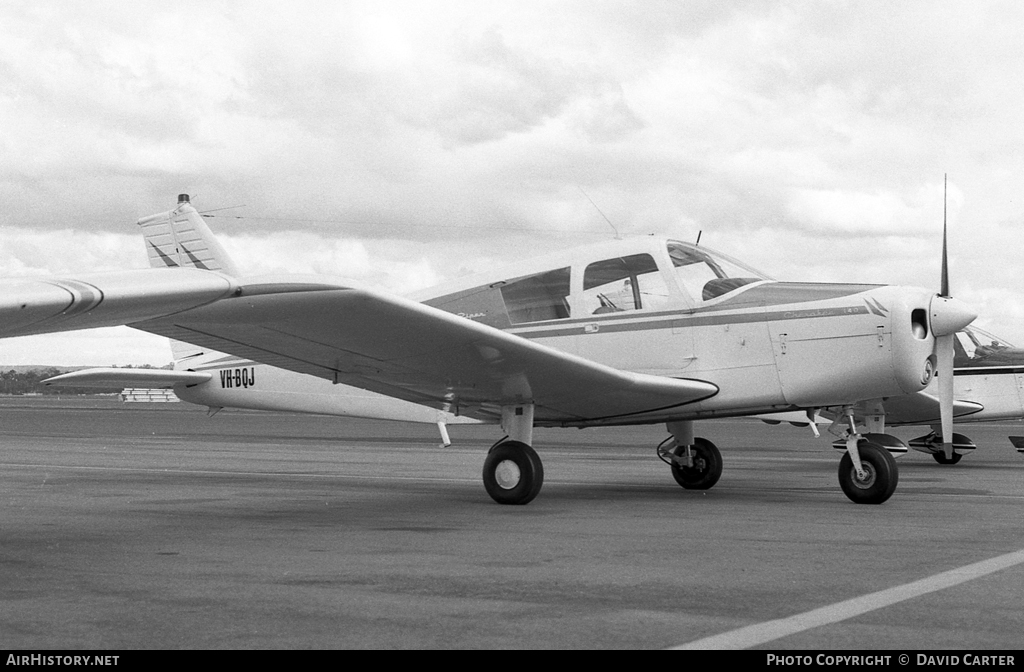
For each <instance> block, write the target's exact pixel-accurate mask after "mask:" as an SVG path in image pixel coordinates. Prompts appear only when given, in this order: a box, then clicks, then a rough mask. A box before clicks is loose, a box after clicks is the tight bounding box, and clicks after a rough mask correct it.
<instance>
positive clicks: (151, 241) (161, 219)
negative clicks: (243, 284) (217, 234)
mask: <svg viewBox="0 0 1024 672" xmlns="http://www.w3.org/2000/svg"><path fill="white" fill-rule="evenodd" d="M139 226H141V227H142V235H143V237H144V238H145V240H146V254H147V255H148V256H149V265H150V266H152V267H154V268H166V267H175V266H180V267H183V268H199V269H202V270H204V271H220V272H221V273H226V274H227V275H231V276H234V277H237V276H238V269H237V268H236V267H235V264H234V262H233V261H231V258H230V257H229V256H228V254H227V252H225V251H224V248H223V247H221V245H220V243H219V242H217V239H216V238H214V237H213V232H211V231H210V227H208V226H207V225H206V222H205V221H203V217H202V215H200V214H199V213H198V212H196V209H195V208H193V207H192V205H191V203H189V198H188V194H181V195H180V196H178V207H176V208H175V209H174V210H171V211H170V212H164V213H161V214H159V215H151V216H149V217H143V218H142V219H140V220H139Z"/></svg>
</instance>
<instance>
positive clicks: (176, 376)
mask: <svg viewBox="0 0 1024 672" xmlns="http://www.w3.org/2000/svg"><path fill="white" fill-rule="evenodd" d="M211 378H213V374H212V373H204V372H200V371H168V370H166V369H82V370H81V371H72V372H71V373H63V374H61V375H59V376H54V377H52V378H47V379H46V380H44V381H43V384H44V385H58V386H60V385H75V386H79V387H114V386H118V385H122V386H124V387H147V388H151V389H160V388H165V387H174V386H175V385H177V384H178V383H184V384H186V385H198V384H199V383H205V382H206V381H208V380H210V379H211Z"/></svg>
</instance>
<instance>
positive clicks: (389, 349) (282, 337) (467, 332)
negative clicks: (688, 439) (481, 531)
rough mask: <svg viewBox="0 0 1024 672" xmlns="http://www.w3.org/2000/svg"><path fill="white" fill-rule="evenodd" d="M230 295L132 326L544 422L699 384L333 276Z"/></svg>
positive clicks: (684, 395) (339, 379) (675, 403)
mask: <svg viewBox="0 0 1024 672" xmlns="http://www.w3.org/2000/svg"><path fill="white" fill-rule="evenodd" d="M239 283H240V284H239V288H238V289H237V290H236V292H235V293H234V294H233V295H232V296H231V297H230V298H225V299H221V300H218V301H216V302H213V303H210V304H208V305H205V306H201V307H198V308H194V309H190V310H185V311H182V312H178V313H176V314H174V315H171V316H167V317H160V318H157V319H151V320H145V321H140V322H135V323H132V324H131V326H133V327H136V328H138V329H142V330H144V331H149V332H152V333H155V334H160V335H163V336H167V337H169V338H173V339H177V340H181V341H186V342H189V343H194V344H197V345H200V346H203V347H208V348H211V349H213V350H217V351H221V352H227V353H231V354H234V355H238V356H241V357H246V358H249V359H252V360H254V361H258V362H262V363H265V364H270V365H272V366H277V367H280V368H284V369H289V370H292V371H298V372H301V373H306V374H309V375H313V376H318V377H321V378H326V379H329V380H332V381H334V382H336V383H343V384H346V385H352V386H355V387H360V388H363V389H368V390H372V391H374V392H379V393H382V394H386V395H389V396H392V397H397V398H399V399H405V400H407V401H412V402H416V403H420V404H425V405H427V406H432V407H434V408H438V409H441V410H445V411H449V412H452V413H455V414H457V415H463V416H469V417H474V418H478V419H482V420H494V419H495V418H497V417H500V413H501V410H500V409H501V406H502V405H506V404H516V403H528V402H532V403H533V404H534V406H535V421H536V422H537V423H538V424H561V423H565V424H577V423H580V424H583V423H586V422H588V421H600V420H609V419H611V418H617V419H620V420H621V419H623V418H628V417H630V416H635V415H639V414H644V413H649V412H652V411H660V410H666V411H667V409H672V408H676V407H680V406H682V405H684V404H688V403H692V402H694V401H698V400H701V399H706V398H708V397H711V396H713V395H715V394H716V393H717V392H718V387H717V386H715V385H713V384H711V383H709V382H706V381H700V380H690V379H676V378H667V377H661V376H651V375H647V374H640V373H632V372H627V371H621V370H617V369H613V368H611V367H608V366H605V365H602V364H598V363H596V362H593V361H591V360H587V359H584V358H581V357H578V356H575V355H572V354H568V353H565V352H562V351H559V350H555V349H553V348H550V347H547V346H544V345H541V344H538V343H535V342H533V341H531V340H529V339H527V338H523V337H521V336H517V335H514V334H509V333H506V332H504V331H501V330H500V329H496V328H493V327H490V326H487V325H484V324H480V323H477V322H474V321H472V320H469V319H466V318H463V317H459V316H457V315H453V314H451V313H447V312H444V311H442V310H439V309H436V308H433V307H430V306H427V305H424V304H420V303H416V302H414V301H410V300H406V299H402V298H400V297H396V296H392V295H389V294H385V293H381V292H376V291H374V290H371V289H367V288H361V287H356V286H349V285H346V284H334V283H332V282H312V281H309V282H298V281H294V280H293V281H289V282H256V281H253V282H248V283H247V282H245V281H239Z"/></svg>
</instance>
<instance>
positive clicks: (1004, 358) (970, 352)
mask: <svg viewBox="0 0 1024 672" xmlns="http://www.w3.org/2000/svg"><path fill="white" fill-rule="evenodd" d="M953 346H954V348H953V350H954V360H953V362H954V363H953V365H954V366H955V367H978V366H999V365H1004V364H1014V365H1020V364H1021V363H1024V351H1022V350H1020V349H1019V348H1017V347H1015V346H1013V345H1011V344H1010V343H1007V342H1006V341H1005V340H1004V339H1002V338H999V337H998V336H995V335H993V334H991V333H989V332H987V331H985V330H984V329H979V328H978V327H975V326H974V325H971V326H968V327H965V328H963V329H961V330H960V331H958V332H957V333H956V340H955V341H953Z"/></svg>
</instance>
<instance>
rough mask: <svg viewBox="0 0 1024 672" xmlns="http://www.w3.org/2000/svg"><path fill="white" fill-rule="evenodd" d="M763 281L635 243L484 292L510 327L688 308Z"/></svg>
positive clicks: (723, 264) (653, 244)
mask: <svg viewBox="0 0 1024 672" xmlns="http://www.w3.org/2000/svg"><path fill="white" fill-rule="evenodd" d="M768 279H769V278H768V276H766V275H765V274H763V273H761V272H759V271H756V270H754V269H752V268H750V267H749V266H746V265H745V264H742V263H740V262H738V261H736V260H735V259H733V258H731V257H729V256H727V255H724V254H721V253H719V252H715V251H714V250H709V249H707V248H703V247H698V246H696V245H691V244H689V243H683V242H680V241H674V240H669V241H665V240H664V239H662V240H661V241H660V242H659V241H658V240H657V239H637V240H635V241H631V242H628V241H616V242H615V243H609V244H602V245H598V246H594V247H592V248H587V250H585V251H583V252H578V253H576V254H574V257H573V263H572V264H571V265H568V266H565V267H562V268H554V269H550V270H545V271H542V272H538V273H533V274H530V275H525V276H521V277H518V278H514V279H511V280H504V281H500V282H497V283H491V284H490V285H489V287H490V288H492V289H497V290H498V293H499V294H500V297H501V302H502V304H503V306H504V309H505V310H504V312H505V314H506V315H507V317H508V320H509V323H510V324H512V325H517V324H530V323H535V322H546V321H549V320H560V319H567V318H571V317H586V316H591V315H606V314H611V313H620V312H629V311H652V310H665V309H670V308H682V309H685V308H693V307H697V306H699V305H701V304H703V303H705V302H709V301H714V300H716V299H718V298H720V297H723V296H725V295H727V294H729V293H731V292H734V291H736V290H738V289H740V288H741V287H744V286H746V285H749V284H751V283H754V282H759V281H762V280H768ZM466 312H469V311H466ZM473 312H480V311H479V310H474V311H473ZM485 321H487V320H485ZM496 326H497V325H496Z"/></svg>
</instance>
